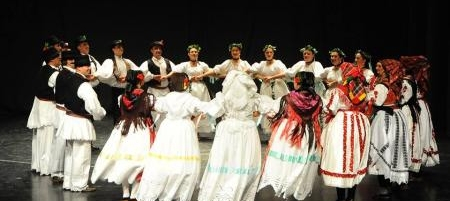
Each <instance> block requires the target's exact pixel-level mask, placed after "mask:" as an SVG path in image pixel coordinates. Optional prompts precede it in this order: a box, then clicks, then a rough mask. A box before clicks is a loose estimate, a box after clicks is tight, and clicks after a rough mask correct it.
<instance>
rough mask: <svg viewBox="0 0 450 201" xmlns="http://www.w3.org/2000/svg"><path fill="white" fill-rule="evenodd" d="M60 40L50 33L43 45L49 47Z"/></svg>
mask: <svg viewBox="0 0 450 201" xmlns="http://www.w3.org/2000/svg"><path fill="white" fill-rule="evenodd" d="M60 42H61V40H59V38H58V37H56V36H54V35H51V36H49V37H48V38H47V40H45V46H46V47H50V46H53V45H56V44H58V43H60Z"/></svg>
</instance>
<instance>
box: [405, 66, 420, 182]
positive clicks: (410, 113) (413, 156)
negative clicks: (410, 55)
mask: <svg viewBox="0 0 450 201" xmlns="http://www.w3.org/2000/svg"><path fill="white" fill-rule="evenodd" d="M405 74H406V76H404V77H403V78H402V89H401V92H400V107H401V108H402V111H403V113H404V114H405V116H406V119H407V125H408V130H409V133H408V138H409V152H410V153H409V160H410V161H411V164H410V166H409V171H410V174H409V180H415V179H417V178H418V177H419V172H420V166H421V165H422V151H423V144H421V135H420V134H421V133H420V124H419V118H420V117H419V115H420V106H419V102H418V101H417V84H416V81H415V80H414V78H413V76H412V75H413V72H412V71H411V70H406V71H405Z"/></svg>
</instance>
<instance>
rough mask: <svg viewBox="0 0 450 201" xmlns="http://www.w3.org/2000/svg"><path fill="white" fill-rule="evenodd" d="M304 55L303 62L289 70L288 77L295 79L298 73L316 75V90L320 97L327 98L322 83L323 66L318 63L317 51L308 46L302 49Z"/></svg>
mask: <svg viewBox="0 0 450 201" xmlns="http://www.w3.org/2000/svg"><path fill="white" fill-rule="evenodd" d="M300 52H301V53H302V55H303V61H299V62H297V63H296V64H294V65H293V66H292V67H291V68H289V69H287V71H286V75H287V76H288V77H291V78H293V77H294V76H295V75H296V74H297V72H301V71H308V72H312V73H314V77H315V79H314V90H315V91H316V93H317V94H319V96H320V97H324V96H325V85H324V84H323V82H322V78H321V74H322V73H323V72H324V69H323V66H322V64H321V63H320V62H319V61H316V54H317V53H318V51H317V49H316V48H314V47H313V46H311V45H307V46H305V47H304V48H302V49H300Z"/></svg>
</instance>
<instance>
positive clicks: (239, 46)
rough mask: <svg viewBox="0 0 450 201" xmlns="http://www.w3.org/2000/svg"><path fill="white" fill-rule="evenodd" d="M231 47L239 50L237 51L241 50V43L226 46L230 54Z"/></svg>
mask: <svg viewBox="0 0 450 201" xmlns="http://www.w3.org/2000/svg"><path fill="white" fill-rule="evenodd" d="M233 47H237V48H239V50H242V43H231V44H230V45H229V46H228V51H230V52H231V49H232V48H233Z"/></svg>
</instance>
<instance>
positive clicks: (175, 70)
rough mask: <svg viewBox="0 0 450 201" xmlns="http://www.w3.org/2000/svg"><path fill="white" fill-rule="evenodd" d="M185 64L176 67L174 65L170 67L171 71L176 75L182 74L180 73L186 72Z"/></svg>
mask: <svg viewBox="0 0 450 201" xmlns="http://www.w3.org/2000/svg"><path fill="white" fill-rule="evenodd" d="M186 67H187V65H186V62H182V63H180V64H178V65H175V66H173V67H172V71H173V72H176V73H182V72H186Z"/></svg>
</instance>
